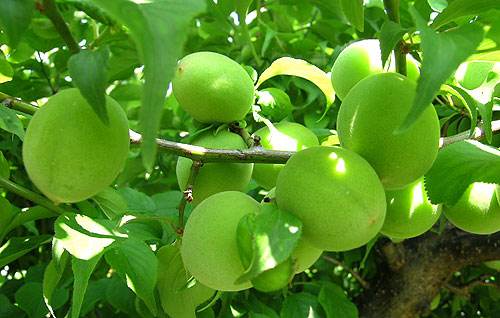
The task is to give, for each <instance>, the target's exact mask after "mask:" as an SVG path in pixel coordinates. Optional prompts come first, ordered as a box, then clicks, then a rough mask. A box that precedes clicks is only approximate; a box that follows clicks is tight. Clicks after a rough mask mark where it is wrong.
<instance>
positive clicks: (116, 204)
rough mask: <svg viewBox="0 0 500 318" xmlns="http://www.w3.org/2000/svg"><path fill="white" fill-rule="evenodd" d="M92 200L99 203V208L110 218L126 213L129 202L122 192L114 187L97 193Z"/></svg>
mask: <svg viewBox="0 0 500 318" xmlns="http://www.w3.org/2000/svg"><path fill="white" fill-rule="evenodd" d="M92 200H93V201H94V202H95V203H97V205H98V206H99V208H101V210H102V211H103V212H104V214H106V216H107V217H108V218H110V219H114V218H116V217H118V216H120V215H123V214H125V212H126V210H127V202H126V201H125V199H124V198H123V197H122V196H121V194H120V193H119V192H118V191H117V190H115V189H114V188H111V187H108V188H106V189H104V190H103V191H101V192H99V193H98V194H97V195H95V196H94V197H92Z"/></svg>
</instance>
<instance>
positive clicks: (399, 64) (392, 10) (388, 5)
mask: <svg viewBox="0 0 500 318" xmlns="http://www.w3.org/2000/svg"><path fill="white" fill-rule="evenodd" d="M399 4H400V3H399V0H384V8H385V11H386V13H387V16H388V17H389V20H391V21H393V22H395V23H397V24H400V22H401V21H400V15H399ZM405 46H406V44H405V42H404V41H403V40H401V41H399V42H398V43H397V44H396V47H395V48H394V56H395V58H396V72H398V73H399V74H401V75H405V76H406V48H405Z"/></svg>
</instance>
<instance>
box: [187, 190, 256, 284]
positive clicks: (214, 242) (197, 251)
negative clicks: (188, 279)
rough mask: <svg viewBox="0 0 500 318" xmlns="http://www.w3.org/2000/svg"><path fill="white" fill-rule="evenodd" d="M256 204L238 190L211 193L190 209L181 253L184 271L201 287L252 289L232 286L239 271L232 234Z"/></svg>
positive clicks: (242, 270)
mask: <svg viewBox="0 0 500 318" xmlns="http://www.w3.org/2000/svg"><path fill="white" fill-rule="evenodd" d="M259 209H260V205H259V203H258V202H257V201H255V200H254V199H253V198H251V197H250V196H248V195H247V194H245V193H242V192H238V191H226V192H221V193H217V194H214V195H212V196H210V197H209V198H207V199H206V200H204V201H203V202H201V203H200V204H199V205H198V206H196V208H195V209H194V210H193V212H192V213H191V215H190V216H189V219H188V221H187V223H186V227H185V229H184V235H183V238H182V246H181V254H182V259H183V261H184V264H185V265H186V268H187V270H188V271H189V272H190V273H191V274H192V275H193V276H194V277H195V278H196V279H197V280H198V281H199V282H201V283H202V284H204V285H205V286H208V287H210V288H213V289H217V290H221V291H238V290H243V289H247V288H250V287H252V285H251V283H250V282H244V283H242V284H235V281H236V279H237V278H239V277H240V276H241V275H242V274H243V272H244V270H245V269H244V267H243V265H242V263H241V261H240V256H239V251H238V245H237V241H236V232H237V228H238V223H239V221H240V219H241V218H242V217H243V216H245V215H246V214H247V213H258V212H259Z"/></svg>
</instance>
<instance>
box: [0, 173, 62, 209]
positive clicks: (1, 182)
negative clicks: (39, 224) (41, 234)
mask: <svg viewBox="0 0 500 318" xmlns="http://www.w3.org/2000/svg"><path fill="white" fill-rule="evenodd" d="M0 187H2V188H4V189H5V190H7V191H9V192H12V193H15V194H17V195H19V196H21V197H23V198H26V199H28V200H30V201H31V202H34V203H36V204H38V205H40V206H43V207H44V208H47V209H49V210H50V211H53V212H55V213H57V214H63V213H64V212H66V211H65V210H64V209H63V208H61V207H59V206H57V205H55V204H54V203H52V201H50V200H49V199H47V198H45V197H43V196H41V195H39V194H38V193H35V192H33V191H31V190H28V189H26V188H24V187H22V186H20V185H18V184H17V183H14V182H12V181H10V180H8V179H5V178H0Z"/></svg>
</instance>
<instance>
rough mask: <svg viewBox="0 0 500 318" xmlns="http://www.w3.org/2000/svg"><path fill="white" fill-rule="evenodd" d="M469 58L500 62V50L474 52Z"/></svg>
mask: <svg viewBox="0 0 500 318" xmlns="http://www.w3.org/2000/svg"><path fill="white" fill-rule="evenodd" d="M467 60H468V61H488V62H500V50H496V51H489V52H483V53H477V54H473V55H471V56H470V57H469V58H468V59H467Z"/></svg>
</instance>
